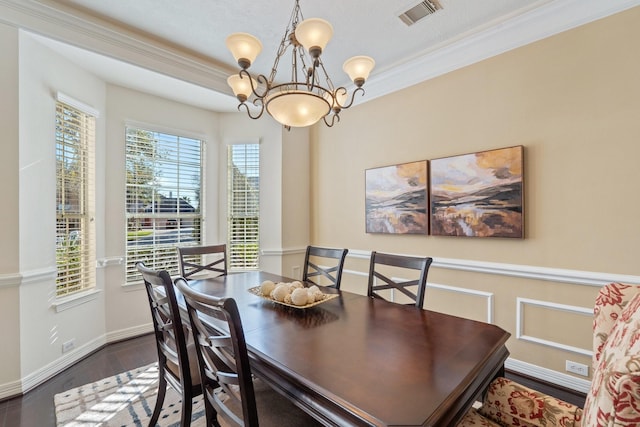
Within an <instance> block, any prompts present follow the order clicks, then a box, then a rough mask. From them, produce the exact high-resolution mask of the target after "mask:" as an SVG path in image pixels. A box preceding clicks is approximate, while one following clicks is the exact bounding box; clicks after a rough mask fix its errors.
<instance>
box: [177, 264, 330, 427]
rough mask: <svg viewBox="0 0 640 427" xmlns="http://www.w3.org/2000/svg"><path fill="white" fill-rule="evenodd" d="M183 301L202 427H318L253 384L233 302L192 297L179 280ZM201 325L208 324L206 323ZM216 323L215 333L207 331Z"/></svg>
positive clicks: (269, 390)
mask: <svg viewBox="0 0 640 427" xmlns="http://www.w3.org/2000/svg"><path fill="white" fill-rule="evenodd" d="M175 285H176V287H177V288H178V290H179V291H180V293H181V294H182V295H183V296H184V299H185V303H186V307H187V313H188V315H189V321H190V322H191V329H192V330H193V335H194V339H195V341H196V344H197V346H196V350H197V356H198V366H199V367H200V376H201V378H202V379H203V381H202V391H203V395H204V403H205V413H206V418H207V426H216V427H218V426H220V425H222V426H227V425H231V426H245V427H257V426H258V424H260V425H262V426H263V427H264V426H267V427H270V426H279V427H281V426H319V425H321V424H320V423H318V422H317V421H315V420H314V419H313V418H312V417H311V416H309V415H308V414H306V413H305V412H303V411H302V410H301V409H299V408H298V407H297V406H295V405H294V404H293V403H292V402H291V401H290V400H288V399H287V398H285V397H284V396H282V395H281V394H280V393H278V392H276V391H275V390H273V389H272V388H270V387H269V386H268V385H267V384H265V383H264V382H263V381H260V380H258V379H254V378H253V377H252V374H251V366H250V364H249V354H248V351H247V344H246V341H245V336H244V331H243V328H242V321H241V319H240V314H239V312H238V306H237V305H236V301H235V300H234V299H233V298H218V297H214V296H211V295H206V294H203V293H200V292H197V291H195V290H194V289H192V288H191V287H190V286H189V283H188V282H187V281H186V280H185V279H184V278H181V277H179V278H177V279H176V280H175ZM203 319H208V321H207V323H205V322H204V321H203ZM211 323H216V325H217V326H216V328H215V329H214V327H212V326H211Z"/></svg>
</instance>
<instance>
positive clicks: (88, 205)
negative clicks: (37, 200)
mask: <svg viewBox="0 0 640 427" xmlns="http://www.w3.org/2000/svg"><path fill="white" fill-rule="evenodd" d="M55 139H56V264H57V270H58V274H57V278H56V296H58V297H64V296H67V295H70V294H73V293H76V292H79V291H82V290H85V289H88V288H93V287H95V285H96V280H95V265H96V255H95V227H94V223H93V216H92V212H93V209H94V198H93V194H94V163H95V156H94V146H95V115H90V114H87V113H85V112H83V111H81V110H80V109H78V108H76V107H73V106H71V105H68V104H66V103H63V102H60V101H58V102H57V103H56V129H55Z"/></svg>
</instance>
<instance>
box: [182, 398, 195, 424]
mask: <svg viewBox="0 0 640 427" xmlns="http://www.w3.org/2000/svg"><path fill="white" fill-rule="evenodd" d="M192 410H193V395H192V393H191V392H190V391H189V390H184V393H183V396H182V417H181V418H180V426H181V427H188V426H190V425H191V411H192Z"/></svg>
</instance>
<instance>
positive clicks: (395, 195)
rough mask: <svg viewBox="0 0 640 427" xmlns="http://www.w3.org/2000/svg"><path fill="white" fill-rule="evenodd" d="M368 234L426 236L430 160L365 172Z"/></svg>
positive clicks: (427, 227)
mask: <svg viewBox="0 0 640 427" xmlns="http://www.w3.org/2000/svg"><path fill="white" fill-rule="evenodd" d="M365 198H366V200H365V206H366V220H365V222H366V232H367V233H391V234H427V232H428V230H429V225H428V224H429V216H428V214H427V161H426V160H422V161H418V162H411V163H402V164H398V165H394V166H385V167H380V168H375V169H367V170H366V171H365Z"/></svg>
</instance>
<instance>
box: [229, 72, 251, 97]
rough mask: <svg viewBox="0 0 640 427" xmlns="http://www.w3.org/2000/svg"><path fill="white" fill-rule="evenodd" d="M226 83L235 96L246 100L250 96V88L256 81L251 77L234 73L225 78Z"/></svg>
mask: <svg viewBox="0 0 640 427" xmlns="http://www.w3.org/2000/svg"><path fill="white" fill-rule="evenodd" d="M227 84H228V85H229V86H231V90H233V94H234V95H235V96H236V98H238V99H240V98H242V99H244V100H245V101H246V100H247V99H248V98H249V97H250V96H251V92H252V90H253V89H252V88H253V87H255V86H257V84H258V83H257V82H256V80H255V79H254V78H252V77H242V76H240V75H239V74H234V75H231V76H229V78H227Z"/></svg>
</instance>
